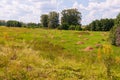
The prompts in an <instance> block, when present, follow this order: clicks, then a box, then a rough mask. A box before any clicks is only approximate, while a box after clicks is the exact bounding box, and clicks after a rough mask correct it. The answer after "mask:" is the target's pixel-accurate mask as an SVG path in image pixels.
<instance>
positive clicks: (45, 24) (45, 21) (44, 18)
mask: <svg viewBox="0 0 120 80" xmlns="http://www.w3.org/2000/svg"><path fill="white" fill-rule="evenodd" d="M41 24H42V26H43V27H48V15H47V14H43V15H42V16H41Z"/></svg>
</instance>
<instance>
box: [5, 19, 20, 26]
mask: <svg viewBox="0 0 120 80" xmlns="http://www.w3.org/2000/svg"><path fill="white" fill-rule="evenodd" d="M6 24H7V26H8V27H22V23H21V22H19V21H15V20H9V21H7V23H6Z"/></svg>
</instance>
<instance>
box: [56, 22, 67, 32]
mask: <svg viewBox="0 0 120 80" xmlns="http://www.w3.org/2000/svg"><path fill="white" fill-rule="evenodd" d="M58 29H59V30H68V29H69V25H68V24H66V23H64V24H62V25H60V26H59V27H58Z"/></svg>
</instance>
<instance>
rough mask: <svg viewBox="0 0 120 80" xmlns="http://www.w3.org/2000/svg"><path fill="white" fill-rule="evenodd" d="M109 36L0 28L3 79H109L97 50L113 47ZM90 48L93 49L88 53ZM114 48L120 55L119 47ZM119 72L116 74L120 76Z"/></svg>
mask: <svg viewBox="0 0 120 80" xmlns="http://www.w3.org/2000/svg"><path fill="white" fill-rule="evenodd" d="M107 36H108V33H107V32H79V31H58V30H44V29H26V28H6V27H0V80H1V79H7V80H13V79H15V80H44V79H45V80H46V79H47V80H63V79H65V80H78V79H83V80H107V77H106V68H105V66H104V64H103V63H102V62H99V61H98V60H97V52H98V48H96V44H109V43H108V42H107ZM78 42H82V43H83V42H84V44H77V43H78ZM86 47H92V48H93V50H92V51H84V49H85V48H86ZM112 49H113V51H114V52H113V53H114V56H120V54H119V52H120V49H119V48H117V47H115V46H112ZM118 70H120V69H118ZM118 70H117V69H116V70H114V72H115V73H114V75H115V76H117V77H120V74H119V71H118Z"/></svg>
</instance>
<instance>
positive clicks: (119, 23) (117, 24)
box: [115, 13, 120, 26]
mask: <svg viewBox="0 0 120 80" xmlns="http://www.w3.org/2000/svg"><path fill="white" fill-rule="evenodd" d="M115 24H116V26H120V13H119V14H118V15H117V18H116V19H115Z"/></svg>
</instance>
